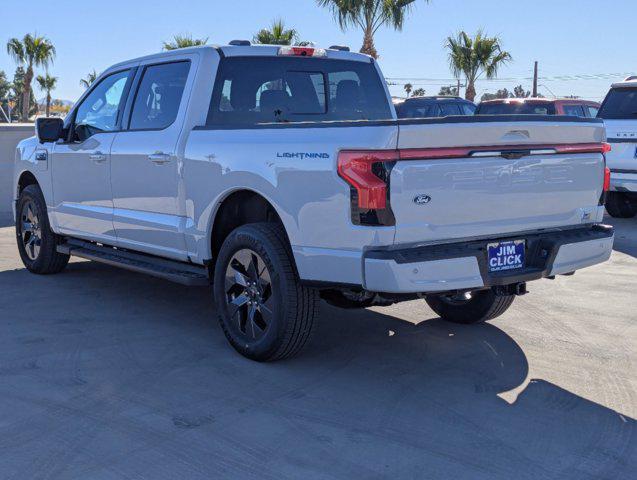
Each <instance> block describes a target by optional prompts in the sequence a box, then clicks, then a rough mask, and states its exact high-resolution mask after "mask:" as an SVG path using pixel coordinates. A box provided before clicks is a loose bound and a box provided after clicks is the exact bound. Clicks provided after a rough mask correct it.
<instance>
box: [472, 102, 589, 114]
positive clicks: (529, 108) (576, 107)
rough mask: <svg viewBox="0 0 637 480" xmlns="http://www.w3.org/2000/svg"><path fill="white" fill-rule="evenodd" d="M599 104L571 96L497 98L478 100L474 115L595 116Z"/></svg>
mask: <svg viewBox="0 0 637 480" xmlns="http://www.w3.org/2000/svg"><path fill="white" fill-rule="evenodd" d="M599 106H600V104H599V103H597V102H592V101H589V100H578V99H573V98H557V99H547V98H499V99H496V100H486V101H484V102H480V104H479V105H478V108H477V110H476V113H475V114H476V115H570V116H574V117H589V118H595V117H596V116H597V111H598V110H599Z"/></svg>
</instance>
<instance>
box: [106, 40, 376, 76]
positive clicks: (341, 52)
mask: <svg viewBox="0 0 637 480" xmlns="http://www.w3.org/2000/svg"><path fill="white" fill-rule="evenodd" d="M289 50H292V52H291V53H288V51H289ZM294 51H296V52H298V53H294ZM201 52H215V53H217V54H220V55H222V56H226V57H239V56H250V57H262V56H263V57H269V56H271V57H276V56H279V55H286V56H294V55H297V56H317V57H319V56H320V57H322V58H328V59H335V60H350V61H358V62H366V63H372V62H373V61H374V59H373V58H372V57H370V56H369V55H365V54H362V53H356V52H350V51H347V50H345V49H344V47H340V46H334V47H330V48H319V47H305V46H286V45H253V44H249V45H248V44H241V45H238V44H235V45H230V44H228V45H200V46H196V47H187V48H179V49H176V50H167V51H164V52H157V53H153V54H150V55H144V56H142V57H137V58H133V59H130V60H126V61H123V62H119V63H117V64H115V65H112V66H111V67H109V68H108V70H112V69H114V68H119V67H123V66H127V65H130V64H132V63H139V62H148V61H154V60H161V59H163V58H170V57H173V56H177V55H183V54H189V53H201ZM282 52H285V53H282Z"/></svg>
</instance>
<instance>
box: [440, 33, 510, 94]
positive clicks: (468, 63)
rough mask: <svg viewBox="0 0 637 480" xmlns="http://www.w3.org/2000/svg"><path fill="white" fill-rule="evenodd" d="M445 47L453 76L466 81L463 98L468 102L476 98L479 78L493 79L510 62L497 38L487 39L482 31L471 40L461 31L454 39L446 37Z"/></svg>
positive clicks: (507, 54) (508, 55)
mask: <svg viewBox="0 0 637 480" xmlns="http://www.w3.org/2000/svg"><path fill="white" fill-rule="evenodd" d="M445 47H446V48H447V49H448V50H449V66H450V67H451V71H452V72H453V74H454V76H455V77H456V78H460V77H461V76H464V77H465V79H466V83H467V93H466V95H465V98H466V99H467V100H470V101H473V100H474V99H475V97H476V87H475V83H476V80H477V79H478V78H479V77H480V76H482V75H485V76H486V78H489V79H491V78H495V77H496V76H497V74H498V69H499V68H500V67H501V66H502V65H504V64H506V63H508V62H509V61H511V60H512V57H511V54H510V53H509V52H506V51H504V50H502V48H501V46H500V39H499V38H498V37H488V36H486V35H485V34H484V33H483V32H482V31H478V33H477V34H476V35H475V37H473V38H472V37H470V36H469V35H467V33H466V32H463V31H461V32H459V33H458V34H457V35H456V36H455V37H448V38H447V43H446V44H445Z"/></svg>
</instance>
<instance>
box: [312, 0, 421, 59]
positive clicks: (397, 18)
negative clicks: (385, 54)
mask: <svg viewBox="0 0 637 480" xmlns="http://www.w3.org/2000/svg"><path fill="white" fill-rule="evenodd" d="M415 1H416V0H316V3H318V4H319V5H320V6H321V7H327V8H329V9H330V10H332V12H333V13H334V16H335V17H336V18H337V19H338V24H339V25H340V27H341V28H342V29H343V30H345V29H346V28H348V27H352V26H353V27H358V28H360V29H361V30H363V46H362V47H361V49H360V52H361V53H366V54H367V55H371V56H372V57H374V58H378V52H377V51H376V47H375V46H374V34H375V33H376V31H377V30H378V29H379V28H380V27H382V26H391V27H393V28H394V29H395V30H402V28H403V23H404V21H405V17H406V15H407V14H408V13H409V10H410V9H411V7H412V6H413V3H414V2H415ZM424 1H426V2H428V1H429V0H424Z"/></svg>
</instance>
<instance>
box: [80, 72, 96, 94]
mask: <svg viewBox="0 0 637 480" xmlns="http://www.w3.org/2000/svg"><path fill="white" fill-rule="evenodd" d="M95 80H97V72H96V71H95V70H93V71H92V72H89V73H88V75H86V77H85V78H82V79H81V80H80V86H82V87H84V88H86V89H88V88H89V87H90V86H91V85H93V82H95Z"/></svg>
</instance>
